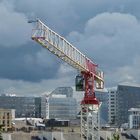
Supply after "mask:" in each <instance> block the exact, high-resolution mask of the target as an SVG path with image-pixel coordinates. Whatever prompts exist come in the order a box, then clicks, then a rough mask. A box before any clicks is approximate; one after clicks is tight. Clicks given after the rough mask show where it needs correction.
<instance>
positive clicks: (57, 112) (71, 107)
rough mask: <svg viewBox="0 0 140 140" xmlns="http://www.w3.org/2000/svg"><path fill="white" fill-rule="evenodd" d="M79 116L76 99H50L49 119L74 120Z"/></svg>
mask: <svg viewBox="0 0 140 140" xmlns="http://www.w3.org/2000/svg"><path fill="white" fill-rule="evenodd" d="M76 115H77V102H76V99H74V98H71V97H67V98H61V97H60V98H55V97H51V98H49V117H50V118H61V119H74V118H76Z"/></svg>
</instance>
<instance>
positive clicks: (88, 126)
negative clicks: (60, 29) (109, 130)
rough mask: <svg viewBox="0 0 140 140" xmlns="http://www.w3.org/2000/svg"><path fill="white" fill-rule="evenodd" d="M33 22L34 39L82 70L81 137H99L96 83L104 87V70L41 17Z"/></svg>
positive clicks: (94, 138) (92, 139)
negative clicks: (100, 69) (46, 23)
mask: <svg viewBox="0 0 140 140" xmlns="http://www.w3.org/2000/svg"><path fill="white" fill-rule="evenodd" d="M32 22H34V23H35V24H36V25H35V29H33V30H32V39H33V40H34V41H36V42H37V43H39V44H40V45H41V46H42V47H44V48H46V49H48V50H49V51H50V52H51V53H53V54H54V55H56V56H57V57H58V58H60V59H62V60H63V61H65V62H66V63H67V64H69V65H71V66H72V67H74V68H75V69H77V70H78V71H80V74H81V76H80V77H82V81H83V89H84V91H85V93H84V98H83V100H82V101H81V137H83V138H85V139H86V140H89V139H91V140H96V139H99V136H98V134H97V133H98V129H99V126H98V118H97V114H98V108H99V101H98V100H97V99H96V97H95V92H94V89H95V85H96V88H98V89H103V86H104V79H103V72H102V71H99V70H98V68H97V67H98V66H97V64H95V63H93V62H92V61H91V60H90V59H89V58H88V57H87V56H85V55H84V54H83V53H81V52H80V51H79V50H78V49H77V48H75V47H74V46H73V45H72V44H71V43H69V42H68V41H67V40H66V39H65V38H64V37H62V36H60V35H59V34H57V33H56V32H54V31H53V30H51V29H50V28H49V27H48V26H46V25H45V24H44V23H43V22H42V21H40V20H39V19H37V20H34V21H29V23H32Z"/></svg>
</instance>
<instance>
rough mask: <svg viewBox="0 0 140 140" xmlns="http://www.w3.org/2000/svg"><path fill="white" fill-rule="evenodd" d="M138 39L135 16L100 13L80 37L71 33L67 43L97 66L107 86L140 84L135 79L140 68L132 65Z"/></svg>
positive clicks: (138, 48) (135, 58) (137, 22)
mask: <svg viewBox="0 0 140 140" xmlns="http://www.w3.org/2000/svg"><path fill="white" fill-rule="evenodd" d="M71 36H72V37H71ZM73 36H74V37H75V39H74V40H73V38H74V37H73ZM139 37H140V22H139V20H138V19H137V18H136V17H135V16H133V15H130V14H122V13H102V14H99V15H97V16H96V17H93V18H92V19H90V20H89V21H88V22H87V23H86V25H85V30H84V32H83V33H78V32H75V31H74V32H72V33H70V35H69V36H68V39H69V40H71V41H72V42H73V44H75V45H76V46H77V47H78V48H79V49H80V50H81V51H82V52H84V53H85V54H86V55H88V56H90V58H92V59H93V60H95V61H96V62H97V63H98V64H99V66H100V67H101V68H102V69H103V70H104V71H105V73H106V84H107V86H110V85H111V84H114V85H115V84H117V83H119V82H122V81H123V82H125V81H127V80H129V81H130V80H132V79H133V80H132V82H134V81H135V82H140V79H139V78H138V77H137V76H136V75H139V71H138V70H136V69H137V65H139V64H137V65H135V62H137V61H138V58H137V57H136V56H139V52H140V47H139V45H140V40H139ZM134 71H135V72H134ZM133 73H135V74H133ZM136 73H137V74H136ZM114 85H113V86H114Z"/></svg>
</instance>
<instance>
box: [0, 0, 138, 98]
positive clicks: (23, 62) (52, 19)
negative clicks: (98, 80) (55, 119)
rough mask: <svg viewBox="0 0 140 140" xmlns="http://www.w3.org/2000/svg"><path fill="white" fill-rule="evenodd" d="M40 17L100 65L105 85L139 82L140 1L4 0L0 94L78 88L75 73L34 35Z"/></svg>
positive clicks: (1, 7) (0, 24) (0, 3)
mask: <svg viewBox="0 0 140 140" xmlns="http://www.w3.org/2000/svg"><path fill="white" fill-rule="evenodd" d="M36 17H39V18H40V19H41V20H42V21H43V22H45V23H46V24H47V25H48V26H49V27H50V28H52V29H53V30H55V31H56V32H58V33H59V34H60V35H62V36H64V37H65V38H67V39H68V40H69V42H71V43H72V44H73V45H74V46H75V47H77V48H78V49H79V50H80V51H82V52H83V53H84V54H86V55H87V56H88V57H89V58H91V59H92V60H94V61H95V62H96V63H98V64H99V68H100V69H102V70H103V71H104V73H105V87H114V86H117V85H118V84H120V83H129V84H138V85H139V84H140V77H139V75H140V62H139V61H140V54H139V53H140V0H86V1H85V0H0V93H3V92H9V91H10V92H15V93H16V94H19V95H40V94H42V93H43V92H46V91H47V92H49V91H52V90H53V89H55V88H56V87H58V86H74V79H75V75H76V73H77V71H76V70H74V69H73V68H71V67H70V66H68V65H66V64H64V63H63V62H62V61H60V60H59V59H57V58H56V57H55V56H53V55H52V54H50V53H49V52H48V51H47V50H45V49H43V48H41V47H40V46H39V45H38V44H37V43H35V42H33V41H32V40H31V39H30V36H31V30H32V28H33V25H32V24H28V23H27V21H28V19H34V18H36Z"/></svg>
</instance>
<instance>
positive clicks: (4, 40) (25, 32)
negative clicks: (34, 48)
mask: <svg viewBox="0 0 140 140" xmlns="http://www.w3.org/2000/svg"><path fill="white" fill-rule="evenodd" d="M31 29H32V26H31V25H29V24H28V23H27V18H26V16H25V15H24V14H23V13H17V12H15V11H14V9H13V6H12V5H10V4H8V3H7V2H1V3H0V44H1V45H3V46H6V47H10V46H13V47H17V46H20V45H22V44H26V42H28V41H29V35H30V30H31Z"/></svg>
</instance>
